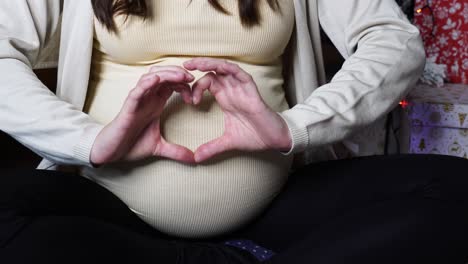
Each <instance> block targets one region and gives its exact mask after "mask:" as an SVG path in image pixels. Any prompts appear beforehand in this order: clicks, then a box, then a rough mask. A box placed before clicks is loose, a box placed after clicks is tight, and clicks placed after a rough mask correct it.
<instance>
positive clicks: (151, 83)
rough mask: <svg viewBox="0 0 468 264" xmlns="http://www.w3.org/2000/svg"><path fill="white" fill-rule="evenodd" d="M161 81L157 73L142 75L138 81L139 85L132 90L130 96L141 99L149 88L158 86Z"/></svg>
mask: <svg viewBox="0 0 468 264" xmlns="http://www.w3.org/2000/svg"><path fill="white" fill-rule="evenodd" d="M160 81H161V79H160V77H159V76H157V75H151V76H142V78H140V80H139V81H138V83H137V86H136V87H135V88H133V89H132V90H131V91H130V93H129V96H130V97H131V98H132V99H135V100H139V99H141V98H142V97H143V95H144V94H145V93H146V92H147V91H148V90H150V89H151V88H155V87H157V86H158V84H160Z"/></svg>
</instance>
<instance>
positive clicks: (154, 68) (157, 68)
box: [149, 65, 195, 82]
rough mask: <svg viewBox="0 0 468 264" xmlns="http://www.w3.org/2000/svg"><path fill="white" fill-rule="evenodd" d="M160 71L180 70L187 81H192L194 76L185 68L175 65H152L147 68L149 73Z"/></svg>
mask: <svg viewBox="0 0 468 264" xmlns="http://www.w3.org/2000/svg"><path fill="white" fill-rule="evenodd" d="M160 71H174V72H181V73H183V74H185V76H186V78H187V79H188V82H192V81H193V80H195V77H194V76H193V75H192V74H191V73H190V72H188V71H187V70H186V69H185V68H183V67H180V66H176V65H166V66H152V67H151V68H150V70H149V72H150V73H153V72H160Z"/></svg>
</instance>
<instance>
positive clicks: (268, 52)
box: [81, 0, 294, 237]
mask: <svg viewBox="0 0 468 264" xmlns="http://www.w3.org/2000/svg"><path fill="white" fill-rule="evenodd" d="M219 2H220V3H221V4H222V5H223V6H224V7H225V8H226V9H227V10H228V11H229V12H230V13H231V15H225V14H222V13H220V12H218V11H216V10H214V9H213V8H212V7H211V6H210V5H209V3H208V1H207V0H192V1H190V0H153V1H150V5H149V8H150V10H151V11H152V13H151V17H150V18H147V19H146V20H142V19H141V18H137V17H131V16H130V17H128V19H127V20H126V22H124V20H125V18H124V17H122V16H118V17H116V22H117V25H118V27H119V33H118V34H113V33H109V32H108V31H107V30H106V29H105V28H104V26H103V25H101V24H100V23H99V22H98V21H97V19H95V40H94V50H93V57H92V67H91V77H90V82H89V89H88V94H87V98H86V104H85V109H84V110H85V112H87V113H88V114H89V115H90V116H92V117H93V118H95V119H96V120H97V121H99V122H101V123H103V124H106V123H108V122H110V121H111V120H112V119H113V118H114V117H115V116H116V115H117V113H118V112H119V110H120V109H121V107H122V104H123V102H124V100H125V98H126V97H127V95H128V92H129V91H130V90H131V89H132V88H133V87H134V86H135V84H136V83H137V81H138V79H139V78H140V77H141V75H143V74H145V73H147V72H148V71H149V68H150V67H151V66H153V65H182V63H183V62H184V61H185V60H187V59H189V58H192V57H199V56H212V57H222V58H225V59H228V60H230V61H233V62H234V63H237V64H239V66H241V67H242V68H243V69H244V70H246V71H247V72H249V73H250V74H251V75H252V77H253V78H254V80H255V82H256V83H257V86H258V89H259V92H260V94H261V96H262V97H263V99H264V101H265V102H266V103H267V104H268V105H269V106H270V107H271V108H272V109H273V110H275V111H278V112H281V111H284V110H286V109H288V104H287V102H286V100H285V95H284V91H283V77H282V65H281V55H282V53H283V52H284V50H285V48H286V46H287V44H288V42H289V39H290V37H291V34H292V31H293V28H294V6H293V1H291V0H280V1H279V3H280V7H281V12H274V11H273V10H271V9H270V8H269V6H268V4H267V3H266V1H260V11H261V14H262V23H261V25H260V26H257V27H254V28H246V27H243V26H242V25H241V23H240V18H239V14H238V7H237V1H233V0H221V1H219ZM193 74H194V75H195V77H196V78H199V77H201V76H203V74H202V73H199V72H194V73H193ZM161 127H162V132H163V135H164V137H165V138H166V140H168V141H169V142H173V143H177V144H180V145H183V146H186V147H188V148H189V149H192V150H195V149H196V148H197V147H198V146H199V145H201V144H203V143H205V142H207V141H209V140H211V139H214V138H216V137H218V136H220V135H222V133H223V129H224V124H223V113H222V111H221V110H220V108H219V106H218V104H217V103H216V101H215V100H214V98H213V97H212V96H211V95H210V94H209V93H205V95H204V99H203V101H202V103H201V105H200V106H196V107H194V106H190V105H186V104H184V103H183V101H182V99H181V98H180V96H179V95H178V94H176V93H175V94H174V95H173V96H172V97H171V98H170V99H169V101H168V103H167V105H166V108H165V110H164V113H163V116H162V118H161ZM290 166H291V158H290V157H286V156H284V155H282V154H280V153H278V152H276V151H266V152H261V153H260V152H259V153H246V152H230V153H226V154H223V155H220V156H218V157H216V158H214V159H212V160H211V161H209V162H206V163H204V164H199V165H186V164H181V163H178V162H175V161H172V160H167V159H158V158H151V159H148V160H144V161H140V162H132V163H120V164H112V165H106V166H103V167H101V168H98V169H92V168H87V167H86V168H82V172H81V173H82V174H83V176H85V177H88V178H90V179H91V180H94V181H95V182H97V183H99V184H100V185H102V186H104V187H106V188H107V189H109V190H110V191H111V192H113V193H114V194H115V195H116V196H118V197H119V198H120V199H121V200H123V201H124V202H125V203H126V204H127V205H128V206H129V208H130V209H131V210H132V211H134V212H135V213H136V214H137V215H138V216H139V217H140V218H142V219H143V220H144V221H146V222H147V223H149V224H150V225H152V226H153V227H155V228H157V229H158V230H160V231H162V232H166V233H168V234H171V235H176V236H184V237H207V236H212V235H217V234H221V233H224V232H228V231H231V230H233V229H235V228H237V227H239V226H241V225H242V224H244V223H246V222H248V221H249V220H252V219H253V218H254V217H256V216H257V215H258V214H259V213H261V212H262V210H263V209H265V208H266V206H268V204H269V203H270V202H271V201H272V199H273V198H274V197H275V196H276V195H277V194H278V193H279V192H280V190H281V188H282V186H283V185H284V183H285V182H286V180H287V176H288V171H289V169H290Z"/></svg>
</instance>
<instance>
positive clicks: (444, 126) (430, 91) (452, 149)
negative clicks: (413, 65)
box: [406, 84, 468, 158]
mask: <svg viewBox="0 0 468 264" xmlns="http://www.w3.org/2000/svg"><path fill="white" fill-rule="evenodd" d="M408 103H409V104H408V106H407V108H406V111H407V113H408V117H409V120H410V146H409V152H410V153H432V154H442V155H451V156H457V157H465V158H466V157H467V156H468V85H461V84H446V85H445V86H443V87H440V88H437V87H435V86H428V85H418V86H416V87H415V89H414V90H413V91H412V92H411V93H410V95H409V97H408Z"/></svg>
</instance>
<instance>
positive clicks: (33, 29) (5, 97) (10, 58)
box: [0, 0, 103, 166]
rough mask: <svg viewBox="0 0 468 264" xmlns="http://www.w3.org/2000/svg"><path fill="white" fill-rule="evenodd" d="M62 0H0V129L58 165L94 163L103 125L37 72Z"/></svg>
mask: <svg viewBox="0 0 468 264" xmlns="http://www.w3.org/2000/svg"><path fill="white" fill-rule="evenodd" d="M61 5H62V1H60V0H39V1H38V0H29V1H28V0H13V1H0V73H1V77H0V98H1V99H0V130H2V131H4V132H6V133H7V134H9V135H11V136H12V137H13V138H15V139H16V140H18V141H19V142H21V143H22V144H23V145H25V146H26V147H28V148H30V149H31V150H32V151H34V152H36V153H37V154H38V155H40V156H42V157H44V158H46V159H48V160H50V161H52V162H55V163H58V164H73V165H86V166H91V164H90V160H89V158H90V157H89V156H90V152H91V148H92V144H93V142H94V139H95V138H96V136H97V134H98V133H99V131H100V130H101V129H102V127H103V126H102V125H101V124H98V123H97V122H95V121H93V120H92V119H91V118H90V117H89V116H88V115H86V114H85V113H83V112H82V111H79V110H78V109H76V108H75V107H74V106H73V105H71V104H69V103H67V102H65V101H62V100H60V99H59V98H58V97H57V96H56V95H55V94H54V93H52V92H51V91H49V89H48V88H47V87H46V86H45V85H43V84H42V83H41V82H40V81H39V79H38V78H37V76H36V75H35V74H34V73H33V71H32V67H33V65H35V64H36V63H37V60H38V58H39V56H40V52H41V50H42V49H43V48H44V47H45V46H46V44H47V43H48V41H49V40H50V38H51V36H53V35H54V33H55V32H56V31H57V30H59V26H58V25H59V20H60V19H61Z"/></svg>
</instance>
